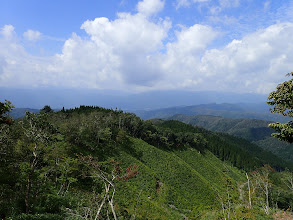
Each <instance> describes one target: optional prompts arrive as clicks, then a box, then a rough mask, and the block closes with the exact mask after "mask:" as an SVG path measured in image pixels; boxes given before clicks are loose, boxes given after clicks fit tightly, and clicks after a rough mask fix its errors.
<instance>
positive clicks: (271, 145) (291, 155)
mask: <svg viewBox="0 0 293 220" xmlns="http://www.w3.org/2000/svg"><path fill="white" fill-rule="evenodd" d="M168 119H170V120H178V121H182V122H184V123H187V124H191V125H196V126H199V127H203V128H205V129H208V130H211V131H217V132H225V133H228V134H231V135H234V136H237V137H241V138H244V139H246V140H248V141H250V142H252V143H254V144H256V145H258V146H259V147H261V148H263V149H265V150H268V151H271V152H272V153H274V154H275V155H277V156H278V157H281V158H283V159H285V160H287V161H291V162H293V145H292V144H289V143H287V142H284V141H280V140H278V139H276V138H274V137H272V136H271V134H272V133H274V132H275V131H274V129H272V128H269V126H268V125H269V124H270V123H272V122H271V121H264V120H257V119H249V118H242V119H232V118H223V117H219V116H211V115H194V116H187V115H179V114H178V115H174V116H171V117H169V118H168Z"/></svg>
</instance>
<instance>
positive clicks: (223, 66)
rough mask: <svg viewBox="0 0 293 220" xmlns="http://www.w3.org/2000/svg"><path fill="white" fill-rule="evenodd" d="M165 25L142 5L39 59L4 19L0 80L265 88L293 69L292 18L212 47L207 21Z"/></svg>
mask: <svg viewBox="0 0 293 220" xmlns="http://www.w3.org/2000/svg"><path fill="white" fill-rule="evenodd" d="M145 2H146V1H144V3H145ZM150 2H151V1H150ZM160 2H161V1H160ZM157 3H158V1H157ZM149 4H151V3H149ZM141 7H142V6H141ZM145 8H147V7H146V6H145ZM146 11H148V10H147V9H145V11H144V12H146ZM155 12H157V10H154V11H152V13H147V14H148V15H150V14H153V15H154V13H155ZM171 27H172V25H171V21H170V20H169V19H160V18H158V19H155V18H154V17H153V18H152V19H150V18H149V17H148V16H146V14H143V13H142V10H139V11H138V13H136V14H130V13H120V14H118V15H117V19H115V20H109V19H108V18H105V17H100V18H96V19H94V20H88V21H85V22H84V23H83V24H82V26H81V29H83V30H84V31H85V33H86V34H87V37H81V36H78V35H77V34H72V36H71V37H70V38H69V39H67V40H66V41H65V43H64V45H63V49H62V52H60V53H59V54H56V55H55V56H53V57H43V58H41V57H37V56H32V55H31V54H29V53H28V52H27V51H26V50H25V49H24V48H25V47H24V46H23V45H22V44H21V42H22V41H20V40H19V39H18V38H17V36H16V33H15V31H14V27H13V26H11V25H6V26H4V27H3V28H1V29H0V86H11V87H15V86H16V87H21V86H44V85H48V86H62V87H85V88H100V89H117V90H119V89H120V90H136V91H137V90H147V89H153V90H155V89H189V90H217V91H218V90H223V91H233V92H259V93H267V92H269V91H272V90H273V89H274V88H275V86H276V85H277V83H279V82H282V81H283V80H284V74H285V73H287V72H291V71H292V69H293V63H292V60H293V43H292V40H291V38H292V35H293V23H277V24H275V25H271V26H268V27H267V28H264V29H261V30H258V31H256V32H254V33H251V34H247V35H245V36H244V37H242V38H239V39H234V40H232V41H231V42H229V43H227V44H226V45H223V46H222V47H221V48H211V47H212V46H213V45H214V44H212V43H213V42H214V41H215V40H217V38H218V37H219V36H221V34H222V33H218V32H217V31H215V30H214V29H213V28H212V27H211V26H208V25H202V24H194V25H192V26H189V27H182V28H181V29H179V30H177V31H174V36H175V37H174V38H175V39H172V41H170V40H169V33H170V32H171ZM171 34H172V35H173V32H172V33H171Z"/></svg>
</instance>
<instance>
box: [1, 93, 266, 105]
mask: <svg viewBox="0 0 293 220" xmlns="http://www.w3.org/2000/svg"><path fill="white" fill-rule="evenodd" d="M0 94H1V98H2V99H3V100H4V99H7V100H9V101H11V102H12V103H13V104H14V105H15V107H16V108H34V109H41V108H43V107H44V106H45V105H50V106H51V107H52V108H56V109H61V108H62V107H65V108H72V107H79V106H80V105H90V106H92V105H94V106H101V107H105V108H113V109H115V108H118V109H119V108H120V109H123V110H127V111H134V110H152V109H159V108H169V107H172V106H190V105H199V104H208V103H224V102H226V103H239V102H243V103H265V101H266V99H267V95H260V94H250V93H248V94H236V93H228V92H209V91H205V92H199V91H198V92H194V91H150V92H141V93H129V92H121V91H113V90H97V89H96V90H94V89H60V88H50V89H49V88H42V89H40V88H38V89H37V88H35V89H34V88H30V89H12V88H11V89H9V88H0Z"/></svg>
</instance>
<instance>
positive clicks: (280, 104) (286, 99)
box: [267, 72, 293, 143]
mask: <svg viewBox="0 0 293 220" xmlns="http://www.w3.org/2000/svg"><path fill="white" fill-rule="evenodd" d="M287 76H293V72H291V73H288V74H287ZM268 100H269V101H268V102H267V103H268V104H269V105H271V106H273V108H272V109H271V112H272V113H279V114H282V115H283V116H289V117H293V101H292V100H293V78H292V79H291V80H289V81H285V82H283V83H282V84H279V85H278V86H277V90H276V91H273V92H271V93H270V95H269V97H268ZM270 127H271V128H274V129H275V130H276V131H277V132H278V133H274V134H272V136H274V137H276V138H278V139H280V140H284V141H287V142H289V143H293V121H289V122H287V123H284V124H281V123H279V122H277V123H271V124H270Z"/></svg>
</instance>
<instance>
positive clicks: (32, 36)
mask: <svg viewBox="0 0 293 220" xmlns="http://www.w3.org/2000/svg"><path fill="white" fill-rule="evenodd" d="M41 36H42V34H41V33H40V32H39V31H34V30H27V31H26V32H24V33H23V37H24V38H25V39H26V40H29V41H37V40H39V39H40V38H41Z"/></svg>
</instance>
